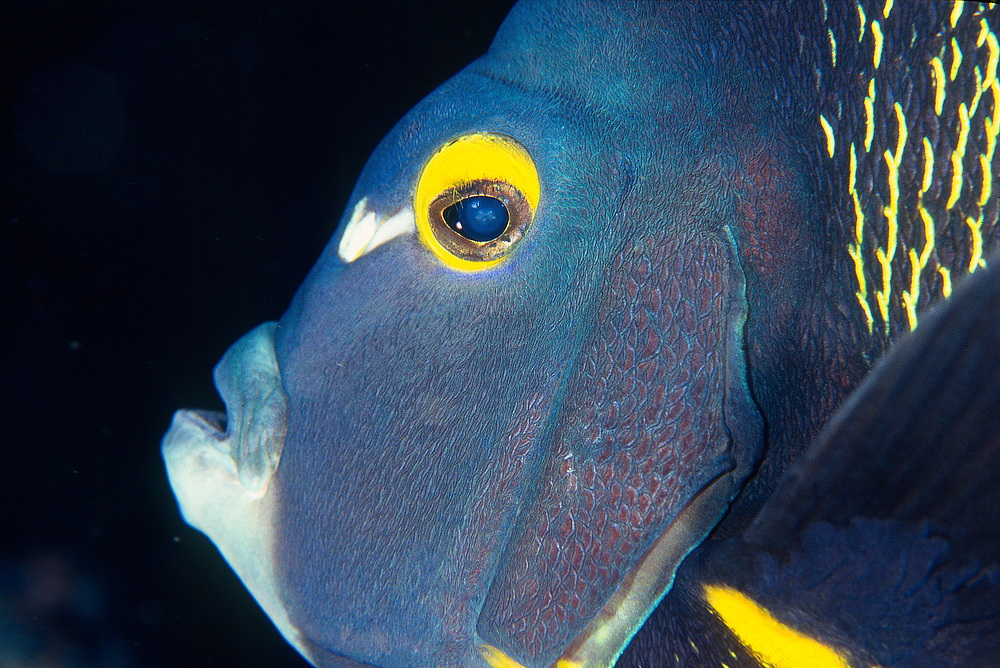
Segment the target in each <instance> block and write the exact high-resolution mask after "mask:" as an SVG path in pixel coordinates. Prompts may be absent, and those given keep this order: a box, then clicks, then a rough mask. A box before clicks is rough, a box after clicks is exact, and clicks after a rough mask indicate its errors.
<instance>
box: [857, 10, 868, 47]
mask: <svg viewBox="0 0 1000 668" xmlns="http://www.w3.org/2000/svg"><path fill="white" fill-rule="evenodd" d="M867 20H868V19H866V18H865V8H864V7H862V6H861V3H860V2H859V3H858V42H860V41H861V40H862V39H864V37H865V25H866V23H865V22H866V21H867Z"/></svg>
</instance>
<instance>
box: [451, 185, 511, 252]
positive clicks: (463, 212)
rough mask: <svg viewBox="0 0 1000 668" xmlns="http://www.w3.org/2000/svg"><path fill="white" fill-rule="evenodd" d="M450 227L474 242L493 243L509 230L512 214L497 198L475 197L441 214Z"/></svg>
mask: <svg viewBox="0 0 1000 668" xmlns="http://www.w3.org/2000/svg"><path fill="white" fill-rule="evenodd" d="M441 216H442V217H443V218H444V222H445V223H447V224H448V227H450V228H451V229H453V230H455V231H456V232H458V233H459V234H461V235H462V236H463V237H465V238H466V239H471V240H472V241H493V240H494V239H496V238H497V237H499V236H500V235H501V234H502V233H503V231H504V230H506V229H507V221H509V220H510V214H509V213H508V212H507V207H506V205H504V203H503V202H502V201H500V200H499V199H497V198H496V197H490V196H488V195H473V196H472V197H466V198H465V199H463V200H459V201H457V202H455V203H454V204H452V205H451V206H449V207H448V208H447V209H445V210H444V211H442V212H441Z"/></svg>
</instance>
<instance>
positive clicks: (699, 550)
mask: <svg viewBox="0 0 1000 668" xmlns="http://www.w3.org/2000/svg"><path fill="white" fill-rule="evenodd" d="M998 25H1000V14H998V10H997V9H996V8H995V7H993V6H992V5H989V4H986V3H977V2H950V1H944V0H942V1H936V2H927V3H902V2H893V0H878V1H870V0H865V1H862V2H852V1H836V0H814V1H809V2H803V1H796V2H792V1H790V0H789V1H781V0H775V1H765V2H746V3H736V2H725V3H723V2H693V1H692V2H686V1H677V2H649V1H638V2H625V1H623V2H604V1H601V0H592V1H586V0H584V1H573V2H570V1H568V0H523V1H522V2H520V3H518V4H517V5H515V6H514V8H513V9H512V11H511V13H510V15H509V16H508V17H507V19H506V20H505V21H504V23H503V25H502V26H501V27H500V29H499V31H498V33H497V35H496V37H495V39H494V41H493V43H492V45H491V46H490V49H489V51H488V53H487V54H485V55H484V56H483V57H482V58H480V59H478V60H476V61H474V62H473V63H471V64H470V65H469V66H468V67H467V68H466V69H464V70H463V71H461V72H460V73H459V74H457V75H456V76H455V77H453V78H452V79H451V80H449V81H447V82H446V83H444V84H443V85H442V86H441V87H440V88H438V89H437V90H436V91H434V92H433V93H431V94H430V95H429V96H428V97H427V98H426V99H424V100H423V101H422V102H420V103H419V104H418V105H417V106H416V107H414V109H413V110H411V111H410V112H409V113H408V114H407V115H406V116H404V118H403V119H401V120H400V122H399V123H398V124H397V125H396V127H395V128H394V129H393V130H392V131H391V132H390V133H389V134H388V135H387V136H386V137H385V139H383V141H382V142H381V143H380V144H379V146H378V147H377V148H376V149H375V151H374V153H373V154H372V156H371V158H370V159H369V161H368V163H367V165H366V166H365V168H364V170H363V171H362V173H361V174H360V176H359V179H358V181H357V185H356V186H355V189H354V192H353V193H352V195H351V197H350V199H349V201H348V203H347V205H346V207H345V211H344V215H343V218H342V220H341V221H340V224H339V226H338V228H337V231H336V232H335V233H334V235H333V237H332V238H331V240H330V242H329V244H328V245H327V246H326V248H325V249H324V250H323V251H322V253H321V255H320V257H319V259H318V261H317V263H316V264H315V266H314V267H313V268H312V270H311V271H310V273H309V275H308V276H307V277H306V279H305V281H304V282H303V284H302V286H301V287H300V288H299V290H298V292H297V293H296V295H295V297H294V298H293V300H292V303H291V305H290V306H289V308H288V310H287V311H286V312H285V314H284V315H283V316H282V317H281V318H280V320H278V321H276V322H269V323H265V324H263V325H260V326H259V327H257V328H256V329H254V330H252V331H251V332H249V333H248V334H247V335H245V336H244V337H243V338H242V339H240V340H239V341H237V342H236V343H235V344H234V345H233V346H232V347H231V348H230V349H229V350H228V351H227V352H226V353H225V355H224V356H223V358H222V360H221V361H220V362H219V364H218V365H217V366H216V368H215V371H214V379H215V384H216V387H217V389H218V391H219V394H220V395H221V397H222V400H223V402H224V403H225V406H226V412H225V413H224V414H223V413H217V412H210V411H201V410H181V411H178V412H177V413H175V415H174V418H173V421H172V423H171V426H170V428H169V430H168V431H167V433H166V434H165V436H164V438H163V443H162V453H163V458H164V461H165V464H166V469H167V474H168V478H169V482H170V485H171V488H172V490H173V492H174V494H175V496H176V498H177V500H178V503H179V507H180V510H181V513H182V515H183V516H184V519H185V520H186V521H187V522H188V523H189V524H190V525H191V526H193V527H195V528H196V529H198V530H200V531H202V532H203V533H205V534H206V535H208V536H209V537H210V538H211V540H212V541H213V542H214V543H215V544H216V546H217V547H218V548H219V550H220V552H221V553H222V555H223V556H224V558H225V559H226V560H227V561H228V562H229V564H230V566H231V567H232V568H233V569H234V571H235V572H236V573H237V574H238V575H239V577H240V578H241V579H242V581H243V582H244V584H245V585H246V587H247V588H248V589H249V590H250V592H251V593H252V594H253V595H254V597H255V599H256V600H257V602H258V603H259V604H260V606H261V608H262V609H263V610H264V612H265V613H266V614H267V615H268V616H269V617H270V618H271V620H272V621H273V623H274V624H275V626H276V627H277V629H278V631H279V632H280V633H281V634H282V635H283V636H284V637H285V638H286V640H288V642H290V643H291V644H292V645H293V646H294V647H295V648H296V649H297V650H298V651H299V652H300V654H302V656H303V657H304V658H305V659H306V660H308V661H309V662H310V663H312V664H313V665H316V666H338V667H340V666H343V667H347V666H378V667H381V668H395V667H403V666H413V667H419V666H469V667H481V668H485V667H489V666H492V667H493V668H517V667H519V666H520V667H524V668H535V667H540V666H557V667H559V668H590V667H592V666H611V665H619V666H674V665H678V666H729V667H730V668H733V667H735V666H778V667H784V666H801V665H814V666H889V665H918V666H919V665H929V666H930V665H934V666H937V665H988V664H989V663H990V662H991V661H993V659H992V657H994V656H996V650H997V648H998V644H1000V629H998V627H1000V610H998V609H997V604H996V603H995V602H994V601H997V600H1000V597H998V596H997V594H998V589H997V577H998V576H997V572H998V571H997V568H998V565H1000V541H998V540H997V539H998V536H996V527H998V526H1000V521H998V520H1000V499H998V498H997V495H996V492H995V490H994V489H993V485H992V480H994V479H995V478H996V475H997V472H998V471H1000V467H998V464H1000V462H998V460H997V457H998V455H997V452H998V449H997V447H996V443H995V439H996V434H997V429H996V426H997V425H996V418H995V417H994V416H996V415H998V414H1000V413H998V411H997V410H996V409H997V408H1000V393H998V390H1000V386H998V385H997V378H996V377H995V374H994V369H996V368H997V365H996V363H995V362H996V361H997V360H996V359H995V358H996V355H997V350H998V349H1000V347H998V346H997V345H996V344H997V343H998V341H997V336H998V324H997V323H998V322H1000V320H998V317H997V316H998V314H997V308H998V304H997V294H996V292H997V289H996V285H997V276H996V269H995V264H996V261H997V260H992V261H991V260H989V258H992V257H994V255H993V254H994V253H995V252H996V251H997V250H998V235H1000V233H998V230H997V222H998V197H997V195H998V193H1000V190H998V189H997V187H996V184H997V179H996V176H995V175H996V174H997V173H998V172H1000V164H998V159H997V156H996V144H997V137H998V134H1000V83H998V62H1000V45H998V37H997V30H998Z"/></svg>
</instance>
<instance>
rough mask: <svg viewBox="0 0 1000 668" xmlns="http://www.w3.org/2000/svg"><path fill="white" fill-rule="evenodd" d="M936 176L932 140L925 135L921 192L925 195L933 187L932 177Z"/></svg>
mask: <svg viewBox="0 0 1000 668" xmlns="http://www.w3.org/2000/svg"><path fill="white" fill-rule="evenodd" d="M933 176H934V149H933V148H932V147H931V140H930V139H928V138H927V137H924V179H923V181H921V183H920V194H921V195H923V194H924V193H925V192H927V191H928V190H929V189H930V187H931V179H932V178H933Z"/></svg>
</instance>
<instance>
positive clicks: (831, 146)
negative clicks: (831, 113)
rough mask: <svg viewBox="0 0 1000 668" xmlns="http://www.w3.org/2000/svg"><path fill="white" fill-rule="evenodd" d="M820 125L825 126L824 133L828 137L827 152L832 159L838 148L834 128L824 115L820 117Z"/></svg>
mask: <svg viewBox="0 0 1000 668" xmlns="http://www.w3.org/2000/svg"><path fill="white" fill-rule="evenodd" d="M819 124H820V125H822V126H823V133H824V134H825V135H826V152H827V154H828V155H829V156H830V157H831V158H832V157H833V152H834V151H835V150H836V148H837V140H836V139H835V138H834V136H833V127H832V126H831V125H830V121H828V120H826V117H825V116H824V115H823V114H820V115H819Z"/></svg>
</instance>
